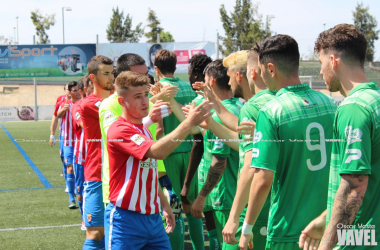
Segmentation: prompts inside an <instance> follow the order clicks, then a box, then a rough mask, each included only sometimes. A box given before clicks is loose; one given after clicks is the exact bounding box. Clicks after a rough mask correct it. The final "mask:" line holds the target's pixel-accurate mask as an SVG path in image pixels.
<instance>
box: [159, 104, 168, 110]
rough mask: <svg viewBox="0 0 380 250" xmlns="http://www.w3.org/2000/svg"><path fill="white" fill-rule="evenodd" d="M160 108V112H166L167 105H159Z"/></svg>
mask: <svg viewBox="0 0 380 250" xmlns="http://www.w3.org/2000/svg"><path fill="white" fill-rule="evenodd" d="M160 107H161V111H163V110H164V109H166V110H167V109H168V105H166V104H164V105H161V106H160Z"/></svg>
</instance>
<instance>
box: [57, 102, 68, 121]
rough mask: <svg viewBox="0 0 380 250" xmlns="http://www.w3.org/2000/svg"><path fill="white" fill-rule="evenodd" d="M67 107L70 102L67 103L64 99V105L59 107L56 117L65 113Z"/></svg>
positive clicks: (60, 116)
mask: <svg viewBox="0 0 380 250" xmlns="http://www.w3.org/2000/svg"><path fill="white" fill-rule="evenodd" d="M69 108H70V104H68V103H67V101H66V103H65V105H64V106H63V108H61V109H60V110H59V111H58V113H57V117H58V118H62V116H64V114H65V113H66V111H67V110H69Z"/></svg>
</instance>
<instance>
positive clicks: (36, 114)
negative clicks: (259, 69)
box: [33, 78, 38, 121]
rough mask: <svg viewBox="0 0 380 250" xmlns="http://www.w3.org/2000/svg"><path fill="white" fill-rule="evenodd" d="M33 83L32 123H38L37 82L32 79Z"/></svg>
mask: <svg viewBox="0 0 380 250" xmlns="http://www.w3.org/2000/svg"><path fill="white" fill-rule="evenodd" d="M33 82H34V121H38V106H37V81H36V78H33Z"/></svg>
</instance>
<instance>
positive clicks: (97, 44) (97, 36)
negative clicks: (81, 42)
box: [96, 34, 99, 55]
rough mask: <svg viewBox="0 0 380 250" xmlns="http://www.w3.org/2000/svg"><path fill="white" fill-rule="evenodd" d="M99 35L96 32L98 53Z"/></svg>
mask: <svg viewBox="0 0 380 250" xmlns="http://www.w3.org/2000/svg"><path fill="white" fill-rule="evenodd" d="M98 44H99V35H98V34H96V55H98Z"/></svg>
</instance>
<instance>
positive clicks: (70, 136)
mask: <svg viewBox="0 0 380 250" xmlns="http://www.w3.org/2000/svg"><path fill="white" fill-rule="evenodd" d="M67 103H68V104H69V106H70V108H69V109H68V110H67V111H66V112H65V114H64V115H63V116H62V117H61V119H62V122H63V128H62V132H63V136H64V138H63V146H66V147H74V123H73V118H72V116H71V113H70V110H71V107H72V106H73V102H72V101H71V100H69V101H68V102H67ZM65 104H66V101H64V102H61V105H60V109H62V108H63V106H65Z"/></svg>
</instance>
